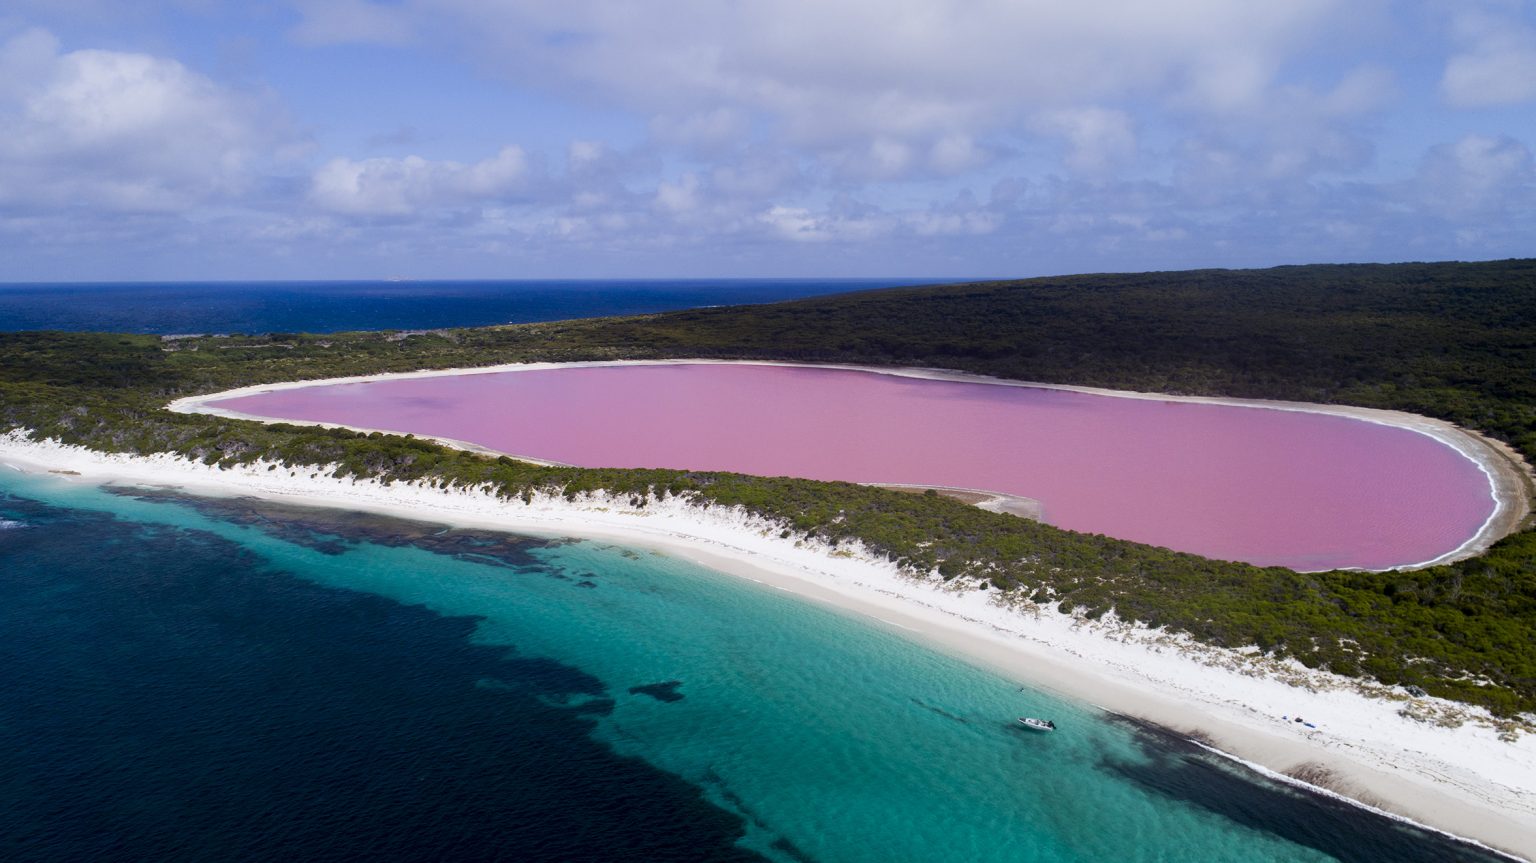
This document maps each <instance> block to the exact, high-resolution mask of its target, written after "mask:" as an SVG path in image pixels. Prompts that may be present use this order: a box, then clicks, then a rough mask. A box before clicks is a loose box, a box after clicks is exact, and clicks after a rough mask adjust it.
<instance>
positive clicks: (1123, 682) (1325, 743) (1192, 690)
mask: <svg viewBox="0 0 1536 863" xmlns="http://www.w3.org/2000/svg"><path fill="white" fill-rule="evenodd" d="M677 362H698V361H677ZM614 364H615V363H612V362H603V363H589V364H581V365H614ZM570 365H575V364H558V365H557V364H537V365H535V364H522V365H516V366H501V367H494V368H478V369H465V370H457V371H452V370H450V371H439V372H425V373H408V374H398V375H378V376H368V377H365V378H352V379H330V380H326V381H307V382H299V383H294V384H282V385H269V386H260V387H251V388H245V389H244V390H240V391H230V392H225V393H219V394H217V395H212V396H203V397H199V398H196V399H183V400H179V401H178V402H177V403H175V405H174V406H173V409H178V410H183V411H188V412H191V411H197V410H202V411H205V412H208V413H222V414H225V415H229V414H228V413H227V412H224V411H220V410H218V409H209V408H204V407H202V404H201V403H202V402H205V401H213V400H217V399H224V398H231V397H234V396H235V395H240V394H247V393H254V392H264V391H269V390H273V389H282V388H289V387H294V386H315V385H325V384H334V383H339V382H343V380H346V381H365V380H378V379H383V378H398V377H420V376H426V375H438V374H455V373H457V374H470V373H490V372H495V371H512V370H529V369H533V368H557V367H568V366H570ZM843 368H857V369H860V370H871V371H879V372H881V373H887V374H890V373H899V374H905V375H908V376H923V377H943V378H946V379H957V380H971V381H976V380H985V381H988V382H997V383H1005V384H1008V385H1024V384H1019V383H1018V382H1014V381H996V380H995V379H988V378H978V377H976V376H970V375H958V374H953V373H947V372H939V371H931V370H891V369H863V368H862V367H852V366H848V367H843ZM1053 388H1059V389H1074V390H1083V391H1088V392H1099V391H1095V390H1091V389H1090V390H1084V388H1077V387H1053ZM1114 394H1115V395H1120V396H1122V397H1144V398H1155V399H1161V400H1190V401H1207V402H1215V403H1224V404H1228V403H1236V404H1247V405H1250V406H1255V407H1267V408H1273V409H1282V410H1301V409H1308V410H1314V411H1315V412H1324V413H1339V414H1344V415H1349V416H1356V417H1357V418H1361V419H1369V420H1371V421H1374V422H1389V423H1390V424H1393V425H1403V424H1404V423H1403V421H1401V420H1400V419H1398V417H1408V418H1411V419H1412V420H1414V421H1422V422H1424V423H1427V424H1429V427H1430V428H1435V429H1439V431H1438V433H1443V434H1446V435H1447V436H1448V437H1449V438H1454V437H1455V436H1456V435H1464V436H1465V435H1466V434H1467V433H1464V432H1461V431H1460V430H1459V429H1455V427H1454V426H1450V425H1449V424H1445V423H1436V421H1433V420H1424V418H1420V417H1413V416H1412V415H1410V414H1401V415H1394V414H1393V412H1387V411H1363V410H1362V411H1357V410H1356V409H1352V408H1340V409H1334V408H1332V407H1331V406H1292V405H1289V404H1286V403H1276V402H1247V401H1242V400H1227V399H1179V398H1175V397H1170V396H1162V395H1156V394H1122V393H1114ZM1319 409H1321V410H1319ZM1361 414H1367V415H1368V416H1362V415H1361ZM1410 427H1411V426H1410ZM1445 429H1449V431H1445ZM1415 430H1417V431H1421V432H1422V433H1425V434H1431V433H1432V432H1431V431H1428V430H1425V429H1417V428H1416V429H1415ZM1469 437H1470V439H1472V440H1473V441H1474V443H1475V442H1476V440H1477V439H1476V438H1475V436H1469ZM1437 439H1441V438H1439V437H1437ZM1446 442H1447V444H1448V445H1452V446H1457V448H1458V451H1459V452H1462V453H1463V454H1464V455H1467V457H1469V458H1472V459H1473V460H1474V461H1478V463H1479V465H1480V466H1483V461H1480V460H1479V459H1485V460H1486V459H1489V458H1491V457H1490V456H1489V455H1487V454H1486V453H1485V454H1474V452H1469V450H1471V449H1473V447H1472V445H1470V444H1468V443H1466V441H1465V440H1462V441H1460V445H1459V446H1458V445H1457V444H1454V443H1450V441H1449V440H1446ZM1463 447H1467V449H1463ZM0 464H5V465H8V466H10V467H11V468H14V469H17V470H24V471H30V472H54V473H56V474H60V473H61V472H73V474H61V475H60V476H59V477H58V479H59V480H60V481H71V482H88V483H92V484H97V483H105V482H118V483H132V484H150V485H172V486H176V487H180V488H184V489H186V490H187V491H189V492H195V493H199V494H213V495H226V496H227V495H254V496H259V497H264V498H270V499H274V500H281V501H285V502H289V503H297V504H307V505H316V506H329V507H341V508H345V509H351V510H359V511H368V512H376V513H380V514H386V515H394V516H399V517H405V518H412V519H417V520H426V521H434V522H446V523H452V524H457V525H463V526H474V527H484V528H493V529H498V530H506V531H513V532H522V533H529V534H535V535H543V536H575V537H581V538H590V539H598V540H607V541H614V542H617V543H622V544H626V545H631V546H637V547H642V548H649V549H654V550H659V551H663V552H666V553H669V554H672V555H674V556H677V557H679V558H683V559H687V560H692V561H694V562H696V563H699V564H701V565H703V566H706V567H708V568H711V569H714V570H717V571H721V572H725V573H729V574H732V575H736V576H740V577H744V578H749V579H752V580H754V581H757V582H760V583H762V584H765V585H768V586H771V587H774V588H778V589H781V590H785V591H789V592H792V593H795V594H797V595H799V596H802V597H804V598H807V599H809V600H812V601H815V602H818V603H822V604H826V605H829V606H833V607H836V608H839V609H842V610H844V611H846V612H851V613H854V614H858V615H861V616H863V617H866V618H870V619H873V620H875V621H878V622H879V623H881V624H884V625H887V626H890V627H893V628H896V629H898V630H900V631H901V632H903V633H905V634H906V635H907V636H908V637H911V638H914V639H915V640H918V641H920V642H923V643H926V644H929V645H930V646H933V647H936V648H939V649H941V650H943V651H945V652H948V653H951V654H954V655H958V656H960V657H963V658H966V659H968V660H970V661H973V662H976V663H978V664H981V665H984V666H986V667H989V668H992V669H994V670H996V671H998V672H1000V673H1001V674H1003V675H1004V676H1006V677H1008V678H1010V679H1012V680H1015V681H1018V682H1020V683H1025V684H1028V685H1030V686H1034V687H1038V688H1043V689H1046V690H1050V691H1052V692H1055V693H1058V694H1061V695H1065V696H1068V697H1070V698H1073V699H1076V700H1079V701H1085V702H1088V703H1090V704H1093V705H1096V706H1099V707H1102V708H1103V709H1106V710H1109V711H1112V712H1115V713H1119V714H1123V715H1126V716H1131V717H1135V718H1138V719H1144V720H1146V721H1149V722H1152V723H1154V724H1157V725H1159V726H1162V727H1165V728H1168V729H1170V730H1172V731H1174V732H1176V733H1180V734H1185V735H1188V736H1190V737H1192V738H1195V739H1196V740H1198V741H1199V742H1201V743H1202V745H1207V746H1209V747H1212V748H1214V749H1216V750H1218V751H1220V752H1222V753H1223V754H1225V755H1228V756H1229V757H1232V758H1235V759H1237V760H1239V761H1242V762H1245V763H1248V764H1250V765H1253V766H1255V767H1257V768H1259V769H1261V771H1264V772H1268V773H1270V774H1271V775H1277V776H1282V777H1284V776H1287V775H1289V774H1294V773H1303V774H1304V775H1310V776H1314V777H1315V776H1318V775H1326V776H1327V777H1328V778H1327V779H1326V780H1314V781H1320V782H1321V783H1322V785H1323V786H1325V787H1323V788H1322V789H1321V790H1323V791H1325V792H1327V793H1331V794H1335V795H1338V796H1342V797H1343V798H1345V799H1349V800H1352V801H1354V802H1357V803H1360V804H1361V805H1364V806H1367V807H1369V808H1372V809H1375V810H1377V811H1381V812H1384V813H1386V814H1389V815H1392V816H1394V817H1399V818H1403V819H1406V820H1410V821H1413V822H1415V823H1418V824H1421V825H1425V826H1428V827H1431V828H1433V829H1436V830H1440V831H1443V832H1446V833H1449V834H1451V835H1455V836H1458V837H1462V838H1466V839H1469V840H1472V841H1475V842H1478V843H1479V844H1482V845H1485V846H1487V847H1489V848H1492V849H1496V850H1499V851H1502V852H1505V853H1507V854H1510V855H1514V856H1518V857H1521V858H1524V859H1528V860H1536V735H1533V734H1530V733H1518V734H1515V735H1513V738H1512V739H1511V735H1510V734H1509V733H1508V732H1509V730H1510V726H1509V724H1508V723H1502V722H1500V721H1498V720H1496V719H1494V718H1493V717H1491V716H1490V715H1489V714H1488V713H1487V712H1486V711H1484V710H1481V709H1479V708H1472V707H1468V706H1466V705H1462V704H1457V703H1454V702H1449V701H1445V700H1442V699H1436V698H1411V697H1409V696H1408V695H1407V694H1406V693H1404V692H1403V691H1402V690H1401V689H1398V688H1395V687H1384V686H1379V685H1375V684H1368V683H1363V682H1361V681H1357V680H1351V679H1347V678H1342V677H1339V676H1337V675H1332V674H1328V673H1326V672H1319V671H1313V670H1309V669H1306V668H1305V667H1303V666H1301V665H1299V664H1298V663H1295V662H1293V661H1285V662H1280V661H1275V660H1273V659H1268V658H1265V657H1261V656H1256V655H1254V654H1253V653H1252V652H1245V651H1240V650H1226V649H1220V648H1212V647H1209V646H1205V645H1200V644H1198V643H1196V642H1193V641H1192V640H1190V639H1188V638H1186V637H1182V636H1174V635H1169V634H1167V633H1165V632H1162V631H1160V630H1149V629H1147V628H1145V627H1140V626H1133V625H1128V624H1125V623H1123V622H1121V621H1117V620H1115V619H1114V618H1113V615H1106V617H1105V619H1103V620H1099V621H1090V620H1085V619H1083V618H1080V617H1074V616H1071V615H1065V614H1061V613H1060V612H1057V611H1055V610H1054V609H1052V608H1049V607H1043V608H1039V607H1033V606H1027V607H1002V606H1000V605H998V604H995V603H994V602H993V601H992V597H995V596H996V592H982V591H976V590H965V591H958V590H954V589H951V588H947V587H945V586H944V585H943V584H942V582H941V581H939V580H938V579H928V580H924V579H917V578H913V577H911V576H909V575H907V574H903V573H902V572H900V571H899V570H898V569H897V567H895V566H894V565H893V564H891V563H890V562H889V561H888V560H884V559H879V558H876V557H874V556H873V555H871V554H869V553H867V552H865V551H864V550H863V549H862V548H859V547H857V546H855V547H852V548H849V547H848V546H847V545H845V546H843V547H842V548H840V549H838V550H834V549H831V548H829V547H826V546H823V545H820V544H816V543H808V542H803V541H797V540H795V539H793V538H791V539H780V538H779V533H780V530H781V526H780V525H777V524H773V523H769V522H767V521H764V520H762V519H759V518H755V517H751V516H748V515H747V514H746V513H744V512H742V511H740V510H726V509H724V508H719V507H715V508H703V507H698V506H693V505H689V504H687V503H685V502H683V501H680V500H677V499H676V498H671V499H668V500H666V501H658V500H654V499H653V500H651V501H648V502H647V503H646V505H645V506H643V507H640V508H635V507H633V506H631V505H630V504H629V503H628V502H627V501H626V500H614V499H610V498H609V497H607V496H606V495H603V494H597V495H588V496H582V497H579V498H577V499H576V500H574V501H567V500H565V499H564V498H563V497H561V496H559V495H540V496H537V497H535V498H534V499H533V500H532V501H531V502H529V503H524V502H523V501H521V500H520V499H513V500H510V501H509V500H503V499H501V498H498V497H495V496H493V495H491V494H488V493H486V492H485V491H484V490H481V489H472V490H463V489H453V490H444V489H438V488H432V487H428V486H424V485H420V484H405V483H395V484H392V485H384V484H381V483H378V482H376V481H371V480H370V481H355V480H351V479H338V478H335V477H333V476H330V475H329V474H328V473H327V472H326V471H324V470H292V469H289V468H285V467H282V466H273V465H267V464H256V465H249V466H242V467H237V468H233V469H220V468H216V467H211V466H208V465H204V464H201V463H199V462H194V461H190V460H186V459H181V458H177V457H172V456H168V455H158V456H151V457H130V456H122V455H113V454H104V453H98V452H94V451H91V450H86V449H83V448H79V447H68V446H63V445H60V444H58V443H56V442H34V441H31V440H28V439H26V438H25V437H24V436H23V435H21V434H19V433H12V434H10V435H3V436H0ZM1518 467H1519V465H1518V459H1516V462H1515V463H1514V466H1506V467H1505V470H1507V471H1513V472H1514V474H1515V480H1517V481H1518V482H1526V481H1527V480H1526V479H1525V478H1524V476H1522V475H1519V474H1518V470H1517V468H1518ZM1484 470H1485V472H1489V471H1490V470H1491V468H1489V467H1486V466H1484ZM1490 480H1491V481H1493V480H1495V477H1494V475H1493V473H1490ZM1505 480H1506V481H1509V477H1508V476H1506V477H1505ZM1497 488H1498V486H1497V482H1495V489H1496V490H1497ZM1515 491H1517V492H1519V493H1518V494H1510V495H1509V496H1508V497H1507V498H1501V496H1500V494H1498V493H1495V498H1496V499H1497V500H1499V501H1500V509H1501V510H1503V518H1504V519H1505V521H1507V522H1508V521H1509V519H1510V516H1512V515H1516V512H1517V511H1518V516H1517V517H1516V518H1515V519H1514V521H1513V522H1510V523H1518V521H1519V519H1520V518H1523V517H1524V515H1525V509H1524V507H1525V506H1526V497H1525V494H1524V489H1523V488H1520V487H1517V488H1516V489H1515ZM1490 521H1491V519H1490ZM1485 529H1486V526H1485ZM1506 532H1507V531H1506ZM1495 538H1496V537H1495ZM1491 541H1492V540H1491V539H1490V540H1488V542H1491ZM1020 711H1021V712H1024V704H1022V703H1021V707H1020ZM1282 716H1290V717H1292V718H1295V717H1297V716H1302V717H1306V719H1307V720H1308V721H1309V722H1312V723H1314V724H1315V725H1316V726H1317V727H1316V728H1308V727H1306V726H1304V725H1300V724H1297V723H1295V722H1289V721H1285V720H1283V719H1282V718H1281V717H1282ZM1300 784H1306V783H1300ZM1313 787H1316V786H1313Z"/></svg>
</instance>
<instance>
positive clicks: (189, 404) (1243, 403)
mask: <svg viewBox="0 0 1536 863" xmlns="http://www.w3.org/2000/svg"><path fill="white" fill-rule="evenodd" d="M669 365H673V366H675V365H755V366H780V367H787V368H817V369H835V370H843V371H856V372H868V373H874V374H881V375H888V376H892V377H907V378H917V379H923V380H940V381H951V382H956V383H971V384H977V383H979V384H989V385H995V386H1009V387H1019V388H1026V389H1045V390H1059V391H1063V392H1073V393H1082V394H1086V395H1094V396H1102V397H1108V398H1122V399H1136V400H1144V401H1163V402H1182V403H1190V404H1207V405H1221V406H1229V407H1246V408H1258V409H1266V410H1279V411H1287V412H1296V413H1312V414H1322V415H1328V416H1339V417H1345V418H1348V419H1353V420H1359V421H1363V422H1368V423H1373V424H1377V425H1384V426H1390V427H1394V428H1400V429H1405V430H1408V431H1411V432H1414V433H1416V434H1421V435H1424V436H1426V437H1429V438H1431V439H1432V440H1435V441H1436V442H1438V443H1440V444H1442V445H1444V446H1447V447H1449V448H1451V449H1452V450H1454V451H1455V452H1456V453H1458V454H1459V455H1461V456H1462V457H1463V458H1466V459H1467V460H1468V461H1470V462H1472V464H1473V465H1475V466H1476V467H1477V469H1478V470H1479V471H1481V472H1482V474H1483V475H1484V477H1485V478H1486V480H1487V482H1488V486H1489V491H1488V493H1489V496H1490V498H1491V499H1492V501H1493V509H1492V511H1491V512H1490V513H1489V515H1488V517H1487V518H1486V519H1485V520H1484V522H1483V523H1482V525H1481V526H1480V527H1479V528H1478V529H1477V531H1475V532H1474V533H1473V534H1472V535H1471V536H1470V537H1468V538H1467V539H1466V540H1465V541H1463V542H1462V543H1461V544H1460V545H1459V546H1457V547H1456V548H1454V549H1451V550H1450V551H1447V552H1445V553H1443V554H1440V555H1437V556H1436V557H1434V558H1431V559H1428V560H1421V561H1412V562H1408V563H1402V564H1397V565H1394V566H1391V567H1387V569H1417V568H1422V567H1426V566H1433V565H1437V564H1443V563H1452V562H1455V561H1457V560H1463V559H1466V558H1469V557H1475V556H1477V555H1479V554H1481V553H1483V552H1484V551H1486V550H1487V549H1488V548H1489V547H1490V546H1491V545H1493V543H1495V542H1497V541H1498V540H1499V539H1502V538H1503V537H1505V536H1508V535H1509V534H1510V533H1513V532H1514V531H1516V530H1518V529H1519V528H1520V527H1521V526H1522V525H1523V524H1525V523H1526V522H1527V520H1528V519H1529V518H1530V516H1531V512H1532V503H1531V502H1532V500H1533V498H1536V471H1533V470H1532V468H1531V466H1530V465H1528V464H1526V463H1525V461H1524V459H1523V458H1521V456H1520V455H1519V454H1518V453H1516V452H1515V451H1514V450H1513V449H1512V448H1511V447H1509V446H1507V445H1505V444H1503V443H1501V442H1499V441H1495V440H1492V439H1490V438H1487V437H1485V436H1483V435H1481V434H1478V433H1476V432H1473V431H1470V430H1467V429H1463V428H1461V427H1459V426H1456V425H1454V424H1452V423H1449V422H1445V421H1443V420H1436V419H1432V418H1429V417H1423V416H1419V415H1416V414H1410V413H1406V412H1403V411H1390V410H1382V409H1376V408H1360V407H1352V406H1347V405H1325V404H1313V403H1308V402H1288V401H1274V400H1265V399H1238V398H1224V397H1213V396H1175V395H1164V394H1160V393H1142V392H1132V391H1122V390H1109V389H1103V388H1098V387H1082V386H1073V385H1065V384H1048V383H1038V382H1031V381H1015V380H1009V379H1004V378H995V377H989V376H985V375H975V374H969V373H965V372H956V371H950V370H945V369H927V368H908V367H881V366H863V365H847V364H836V363H794V362H779V361H758V360H707V359H669V360H603V361H594V362H577V363H511V364H502V365H495V366H483V367H477V368H459V369H432V370H423V371H415V372H391V373H382V374H374V375H357V376H352V377H341V378H325V379H316V380H309V381H292V382H283V383H274V384H259V385H254V386H248V387H240V388H237V389H232V390H226V391H222V392H217V393H210V394H206V395H199V396H189V397H185V398H180V399H176V400H175V401H172V402H171V403H170V404H169V405H167V409H169V410H172V411H175V412H179V413H203V414H208V415H212V416H223V417H229V418H232V419H246V420H253V421H256V422H286V423H288V424H291V425H312V426H321V427H331V428H347V429H351V430H353V431H359V432H364V433H370V432H382V433H385V434H401V432H399V431H390V430H387V429H377V428H370V427H364V426H354V425H346V424H339V423H333V422H313V421H305V420H280V419H274V418H272V417H266V416H261V415H257V414H248V413H242V412H239V411H235V410H231V409H228V408H221V407H218V406H217V405H216V404H213V403H216V402H220V401H224V400H228V399H236V398H242V397H246V396H254V395H258V394H262V393H271V392H280V391H284V390H293V389H302V388H307V387H317V386H334V385H338V384H358V383H373V382H377V381H392V380H412V379H421V378H433V377H454V376H466V375H479V374H502V373H507V372H520V371H549V370H557V369H565V368H605V367H617V366H669ZM417 437H422V438H425V439H428V440H433V441H436V442H438V443H441V444H443V445H445V446H450V447H454V448H456V449H463V450H467V451H471V452H479V453H482V454H489V455H506V456H509V457H511V458H516V459H518V460H520V461H525V462H529V463H531V464H540V465H556V466H559V465H562V464H563V463H561V462H556V461H550V460H548V459H543V458H540V457H537V456H534V455H530V454H524V453H513V452H504V451H499V450H495V449H492V448H489V447H486V446H482V445H480V444H475V443H471V442H468V441H464V440H460V439H456V438H448V437H439V436H432V435H417ZM876 484H877V485H878V483H876ZM969 491H973V492H978V493H981V494H991V495H996V496H998V498H999V499H1004V498H1012V497H1016V496H1015V495H1009V494H1008V493H1006V492H1000V491H997V490H988V489H970V490H969ZM1037 511H1038V510H1037Z"/></svg>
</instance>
